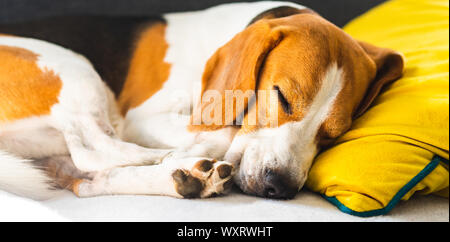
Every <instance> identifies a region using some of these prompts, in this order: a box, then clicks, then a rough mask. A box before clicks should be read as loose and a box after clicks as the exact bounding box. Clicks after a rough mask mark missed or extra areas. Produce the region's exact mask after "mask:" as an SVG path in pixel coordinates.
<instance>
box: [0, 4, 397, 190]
mask: <svg viewBox="0 0 450 242" xmlns="http://www.w3.org/2000/svg"><path fill="white" fill-rule="evenodd" d="M47 21H50V22H45V21H43V22H40V23H39V22H36V23H34V24H26V25H20V24H19V25H8V26H0V33H4V34H12V35H14V36H10V35H0V88H1V90H0V94H1V95H0V188H2V189H5V190H8V191H11V192H14V193H17V194H20V195H26V196H31V197H34V198H43V197H48V196H50V195H52V194H53V192H52V191H53V188H54V187H60V188H61V187H62V188H68V189H71V190H72V191H74V192H75V193H76V194H77V195H79V196H95V195H102V194H148V195H150V194H156V195H169V196H175V197H186V198H190V197H209V196H211V195H213V194H221V193H224V192H226V191H227V190H228V189H229V188H230V187H231V184H232V180H231V178H232V176H233V175H234V174H236V175H235V176H234V177H235V181H236V182H237V183H238V185H239V186H240V187H241V188H242V189H243V190H244V191H245V192H248V193H251V194H257V195H261V196H266V197H273V198H290V197H293V196H294V195H295V194H296V192H297V191H298V190H299V189H300V188H301V187H302V186H303V184H304V181H305V179H306V177H307V172H308V170H309V168H310V166H311V163H312V160H313V158H314V156H315V155H316V154H317V152H318V151H319V149H320V146H321V145H322V144H324V143H327V141H328V140H332V139H334V138H336V137H338V136H339V135H340V134H342V133H343V132H344V131H346V130H347V129H348V128H349V127H350V124H351V119H352V118H353V117H355V116H356V115H359V114H360V113H361V112H363V111H364V110H365V109H367V107H368V105H369V104H370V103H371V102H372V101H373V99H374V97H375V96H376V94H377V93H378V92H379V90H380V89H381V87H382V86H383V85H384V84H386V83H388V82H390V81H393V80H395V79H396V78H398V77H399V75H401V70H402V68H403V62H402V59H401V57H400V56H399V55H398V54H396V53H394V52H392V51H388V50H385V49H378V48H375V47H373V46H370V45H366V44H363V43H359V44H358V42H356V41H353V40H352V39H351V38H350V37H349V36H346V35H345V34H344V33H343V32H339V30H338V28H336V27H335V26H333V25H332V24H329V23H328V22H326V21H325V20H323V19H322V18H320V17H319V16H317V15H316V14H315V13H313V12H312V11H311V10H309V9H306V8H304V7H302V6H299V5H296V4H292V3H285V2H260V3H240V4H228V5H223V6H219V7H215V8H212V9H209V10H205V11H199V12H191V13H179V14H168V15H165V16H163V18H162V19H149V18H133V19H132V18H129V19H110V18H97V17H91V18H83V19H77V18H66V19H65V20H64V21H67V22H66V23H64V22H56V20H55V19H51V20H47ZM83 21H85V22H84V24H81V23H82V22H83ZM77 23H78V24H80V25H76V24H77ZM74 24H75V25H74ZM70 26H73V28H71V27H70ZM300 30H301V31H300ZM322 31H323V32H322ZM17 36H24V37H33V38H37V39H41V40H37V39H29V38H22V37H17ZM93 36H95V37H93ZM330 36H332V37H331V38H330ZM42 40H45V41H49V42H52V43H56V44H59V45H61V46H64V47H66V48H69V49H71V50H74V51H76V52H78V53H80V54H82V55H83V56H86V57H87V58H88V59H89V60H87V59H86V58H85V57H83V56H81V55H79V54H76V53H74V52H72V51H69V50H67V49H64V48H62V47H59V46H57V45H54V44H50V43H49V42H44V41H42ZM275 50H276V51H275ZM291 52H292V56H290V55H291V54H290V53H291ZM297 52H298V53H297ZM269 53H270V54H269ZM2 58H3V59H2ZM286 58H291V61H289V60H288V61H287V63H281V62H280V61H278V60H279V59H284V60H285V59H286ZM91 62H92V64H93V66H92V65H91ZM306 62H308V63H306ZM280 63H281V64H280ZM300 63H302V64H300ZM290 64H292V66H290ZM263 65H264V68H263ZM302 66H306V67H304V68H303V67H302ZM94 67H95V68H94ZM292 67H293V69H292ZM279 70H284V71H279ZM292 70H294V71H292ZM377 70H378V73H377ZM380 70H383V73H380ZM97 71H98V73H97ZM299 76H300V77H301V78H299ZM291 79H292V80H295V81H291ZM299 79H303V80H299ZM102 80H104V81H106V82H107V83H108V86H109V87H110V88H111V89H112V90H113V91H114V92H115V93H116V95H117V96H118V100H117V102H116V99H115V96H114V94H113V92H112V91H110V88H109V87H108V86H107V85H105V84H104V83H103V81H102ZM202 80H203V82H202ZM269 80H270V81H269ZM370 86H372V87H370ZM226 90H234V91H236V90H239V91H242V92H243V93H245V92H246V91H256V90H268V91H272V92H273V91H275V93H276V94H277V95H278V96H277V99H275V101H274V102H275V105H273V106H270V105H271V104H273V102H272V101H273V99H270V98H269V99H270V101H267V108H266V109H264V111H263V112H265V113H266V114H268V115H267V116H268V119H269V120H270V124H271V125H270V126H269V125H268V124H262V123H261V122H260V120H258V123H257V124H251V122H250V121H249V120H250V117H251V114H252V113H257V112H258V111H260V110H258V111H255V110H256V108H253V105H254V106H256V104H252V102H253V103H255V102H257V101H258V106H259V105H261V106H263V105H262V104H263V103H264V102H265V101H263V100H264V99H263V98H262V97H261V98H260V97H259V96H258V98H256V97H255V98H253V96H252V95H250V96H248V99H246V100H244V101H243V103H242V104H244V105H245V107H243V108H241V109H240V106H239V105H238V103H237V101H233V100H232V112H231V119H230V118H227V117H225V118H223V117H222V116H220V117H218V114H220V115H221V114H223V113H226V112H227V111H228V109H227V107H226V106H225V108H223V106H222V103H220V105H219V106H220V107H219V106H217V105H216V104H215V103H212V104H211V103H210V102H209V99H208V101H207V102H203V100H202V99H201V98H200V97H203V98H204V97H205V95H206V94H207V93H208V91H214V93H215V94H222V95H221V97H220V100H222V97H224V96H226V95H227V94H226V93H225V91H226ZM280 96H281V97H280ZM252 98H253V101H252ZM116 103H118V105H116ZM197 104H198V105H197ZM274 107H275V108H274ZM234 108H236V110H234ZM205 109H208V110H210V111H212V112H211V113H214V114H213V115H209V116H208V117H207V118H204V115H203V113H202V111H198V110H205ZM278 109H280V111H278ZM192 111H194V113H192ZM196 112H200V121H198V122H197V119H196V116H195V114H196ZM272 114H276V115H275V116H276V119H275V118H274V116H273V115H272ZM225 116H226V115H225ZM241 116H242V117H241ZM239 117H241V118H239ZM208 118H209V119H208ZM239 119H241V122H238V120H239ZM208 121H211V122H208ZM272 121H274V123H275V124H273V123H271V122H272ZM144 147H145V148H144ZM216 160H219V161H216ZM36 166H39V168H40V169H36ZM233 166H234V167H235V168H236V169H235V171H236V172H232V167H233Z"/></svg>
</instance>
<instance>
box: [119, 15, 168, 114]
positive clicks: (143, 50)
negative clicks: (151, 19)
mask: <svg viewBox="0 0 450 242" xmlns="http://www.w3.org/2000/svg"><path fill="white" fill-rule="evenodd" d="M165 32H166V24H164V23H158V24H155V25H153V26H152V27H150V28H148V29H146V30H145V31H144V32H143V33H142V34H141V37H140V38H139V40H138V42H137V45H136V49H135V50H134V53H133V56H132V59H131V64H130V68H129V71H128V76H127V78H126V82H125V85H124V88H123V90H122V93H121V94H120V97H119V106H120V110H121V112H122V114H124V115H125V114H126V113H127V112H128V110H130V109H132V108H135V107H138V106H139V105H141V104H142V103H144V102H145V101H146V100H147V99H149V98H150V97H151V96H153V95H154V94H155V93H156V92H157V91H159V90H160V89H161V88H162V87H163V84H164V83H165V82H166V80H167V79H168V78H169V74H170V64H169V63H166V62H164V58H165V56H166V52H167V49H168V47H169V45H168V44H167V42H166V40H165Z"/></svg>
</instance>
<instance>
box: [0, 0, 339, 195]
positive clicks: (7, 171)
mask: <svg viewBox="0 0 450 242" xmlns="http://www.w3.org/2000/svg"><path fill="white" fill-rule="evenodd" d="M279 6H292V7H296V8H299V9H302V8H304V7H303V6H299V5H296V4H292V3H286V2H259V3H240V4H228V5H223V6H219V7H215V8H211V9H209V10H205V11H199V12H191V13H181V14H168V15H166V16H165V18H166V19H167V21H168V27H167V34H166V39H167V41H168V43H169V50H168V53H167V56H166V61H167V62H169V63H171V64H172V68H171V73H170V77H169V79H168V80H167V81H166V83H165V84H164V87H163V88H162V89H161V90H160V91H158V92H157V93H156V94H155V95H154V96H153V97H152V98H150V99H148V100H147V101H146V102H145V103H143V104H142V105H140V106H139V107H137V108H135V109H132V110H130V111H129V112H128V114H127V116H126V118H125V120H122V118H121V117H120V115H119V113H118V111H117V108H116V106H115V100H114V97H113V95H112V93H111V91H110V90H109V89H108V88H107V87H106V85H105V84H104V83H103V82H102V80H101V78H100V76H99V75H98V74H97V73H96V71H95V70H94V68H93V67H92V65H91V64H90V63H89V61H88V60H86V59H85V58H84V57H82V56H80V55H78V54H76V53H73V52H72V51H69V50H66V49H64V48H62V47H59V46H56V45H53V44H50V43H47V42H44V41H40V40H34V39H26V38H19V37H7V36H2V37H0V45H6V46H14V47H20V48H25V49H27V50H30V51H32V52H34V53H36V54H38V55H39V61H38V65H39V67H40V68H41V69H43V70H44V69H47V70H52V71H54V72H55V73H56V74H57V75H59V76H60V78H61V80H62V82H63V87H62V90H61V93H60V96H59V102H58V104H56V105H55V106H53V107H52V110H51V114H50V115H49V116H45V117H33V118H29V119H26V120H21V121H18V122H15V123H13V124H10V125H6V126H2V127H1V128H0V188H1V189H4V190H7V191H10V192H13V193H16V194H20V195H26V196H30V197H33V198H38V199H40V198H47V197H49V196H52V195H54V191H53V190H51V189H49V185H48V182H49V181H48V178H47V177H46V176H45V175H44V174H43V173H42V172H41V171H40V170H36V169H35V168H34V167H32V165H31V163H30V162H29V161H28V160H27V159H36V158H44V157H51V156H56V155H69V154H70V155H71V157H72V159H73V162H74V164H75V165H76V167H77V168H79V169H80V170H83V171H101V172H99V173H98V174H97V176H96V177H95V179H94V180H93V181H92V182H85V183H83V184H81V185H80V187H79V195H80V196H94V195H100V194H160V195H170V196H175V197H180V195H179V194H178V193H177V191H176V190H175V188H174V186H173V183H174V181H173V180H172V177H171V174H172V172H173V171H174V170H175V169H186V170H189V169H191V168H192V167H193V166H194V165H195V163H196V162H197V161H198V160H199V159H203V158H214V159H220V160H222V159H223V158H224V157H225V160H226V161H230V162H234V164H235V165H236V166H237V165H239V161H240V160H241V158H242V166H241V167H240V172H238V174H237V176H236V181H237V182H242V180H245V179H248V177H249V176H253V174H254V173H255V172H256V171H257V170H258V169H260V167H256V166H258V165H265V166H268V167H276V166H279V165H284V166H286V165H287V163H288V162H290V163H289V166H292V174H291V176H292V177H294V178H295V179H297V182H298V185H299V187H301V186H302V185H303V183H304V181H305V179H306V176H307V171H308V170H309V168H310V166H311V162H312V160H313V157H314V156H315V155H316V153H317V150H316V146H315V144H314V140H315V139H314V137H315V135H316V134H317V131H318V129H319V127H320V125H321V124H322V122H323V121H324V120H325V119H326V118H327V116H328V114H329V112H330V110H331V107H332V105H333V103H334V100H335V99H336V96H337V95H338V93H339V92H340V90H341V88H342V82H343V75H342V70H340V69H339V68H337V65H331V66H330V67H329V70H328V73H327V74H326V75H325V78H324V80H323V81H322V83H323V84H322V88H321V89H320V91H319V93H318V94H317V96H316V98H315V99H314V102H313V104H312V106H311V107H310V108H309V112H308V115H307V116H306V117H305V119H304V120H303V121H301V122H294V123H288V124H285V125H283V126H280V127H279V128H274V129H264V130H260V131H258V132H256V133H253V134H248V135H243V136H237V137H235V135H236V130H234V129H233V128H224V129H222V130H219V131H215V132H202V133H190V132H188V131H187V130H186V126H187V125H188V123H189V115H188V114H186V113H185V110H189V109H190V108H191V107H192V106H193V105H195V104H197V103H198V102H197V99H196V98H198V97H199V96H200V88H201V75H202V73H203V68H204V66H205V64H206V62H207V60H208V58H209V57H210V56H211V55H212V54H213V53H214V51H216V50H217V49H218V48H219V47H220V46H222V45H224V44H225V43H226V42H228V41H229V40H231V38H232V37H233V36H234V35H236V34H237V33H239V32H240V31H242V30H243V29H245V27H246V25H247V24H248V23H249V22H250V21H251V19H252V18H254V17H255V16H256V15H258V14H259V13H261V12H264V11H265V10H268V9H271V8H276V7H279ZM192 31H195V32H196V33H195V34H193V33H192ZM200 40H202V41H200ZM177 93H178V94H177ZM174 117H175V118H174ZM173 120H178V121H177V122H174V121H173ZM180 120H181V121H180ZM299 131H302V132H301V134H302V135H300V132H299ZM305 132H307V133H305ZM233 139H234V140H233ZM123 140H124V141H123ZM128 142H129V143H128ZM136 144H138V145H141V146H138V145H136ZM230 146H231V148H230ZM143 147H150V148H152V149H148V148H143ZM229 148H230V149H229ZM225 154H226V156H225ZM16 156H17V157H16ZM18 157H22V158H18ZM163 159H165V160H164V163H163V164H159V162H161V161H162V160H163ZM250 160H252V161H253V162H250ZM261 160H262V162H256V161H261ZM292 161H294V162H292ZM222 164H225V163H224V162H218V163H216V164H215V165H214V166H215V168H217V167H218V166H220V165H222ZM128 165H153V166H137V167H121V166H128ZM117 167H119V168H117ZM211 172H212V173H211V174H212V175H211V174H208V176H209V175H211V176H210V178H208V179H209V180H208V184H209V185H208V187H207V188H206V190H205V191H203V192H202V196H208V195H211V194H212V193H220V192H222V190H221V189H222V185H223V183H224V182H226V181H227V180H226V179H221V178H220V177H218V174H217V171H216V170H215V169H213V170H212V171H211ZM205 179H206V177H205Z"/></svg>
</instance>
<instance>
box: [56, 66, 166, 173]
mask: <svg viewBox="0 0 450 242" xmlns="http://www.w3.org/2000/svg"><path fill="white" fill-rule="evenodd" d="M86 71H87V72H89V71H91V72H90V74H86V73H84V75H81V74H83V73H81V74H80V73H78V74H79V75H78V76H76V77H78V78H79V79H77V80H70V78H74V77H73V76H69V75H68V76H69V77H68V78H66V79H65V80H64V87H63V89H62V91H61V95H60V96H61V98H60V102H59V103H58V104H57V105H55V106H53V108H52V113H51V117H52V118H53V121H54V122H53V123H54V126H55V128H57V129H58V130H59V131H61V132H62V133H63V135H64V139H65V141H66V144H67V147H68V149H69V151H70V154H71V155H72V159H73V162H74V164H75V166H76V167H77V168H79V169H80V170H83V171H100V170H105V169H110V168H113V167H117V166H128V165H153V164H158V163H159V162H161V160H162V159H163V158H164V157H165V156H166V155H167V154H169V153H170V152H171V150H167V149H166V150H164V149H147V148H144V147H141V146H138V145H135V144H132V143H127V142H124V141H122V140H121V139H120V136H121V123H122V122H123V121H122V117H121V116H120V114H118V111H117V107H116V103H115V98H114V95H113V94H112V92H111V91H110V90H109V89H108V87H107V86H106V85H105V84H104V83H103V82H102V80H101V79H100V77H99V76H98V75H97V74H96V73H95V72H94V71H93V70H86Z"/></svg>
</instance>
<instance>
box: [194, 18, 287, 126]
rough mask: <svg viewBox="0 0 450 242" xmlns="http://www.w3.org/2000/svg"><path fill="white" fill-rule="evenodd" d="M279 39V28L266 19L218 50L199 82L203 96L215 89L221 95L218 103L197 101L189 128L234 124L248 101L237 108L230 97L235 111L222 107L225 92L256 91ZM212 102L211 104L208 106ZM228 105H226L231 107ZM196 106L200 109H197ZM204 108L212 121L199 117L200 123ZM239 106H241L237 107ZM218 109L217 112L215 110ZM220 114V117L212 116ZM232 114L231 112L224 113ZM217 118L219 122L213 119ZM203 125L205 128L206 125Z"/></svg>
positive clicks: (280, 35)
mask: <svg viewBox="0 0 450 242" xmlns="http://www.w3.org/2000/svg"><path fill="white" fill-rule="evenodd" d="M281 39H282V34H281V32H280V31H274V30H272V28H271V26H270V24H269V23H268V22H267V21H260V22H258V23H256V24H254V25H252V26H250V27H248V28H247V29H245V30H244V31H242V32H241V33H239V34H237V35H236V36H235V37H234V38H233V39H232V40H231V41H230V42H228V43H227V44H226V45H225V46H223V47H222V48H220V49H218V50H217V52H216V53H215V54H214V55H213V56H212V57H211V58H210V59H209V61H208V62H207V64H206V67H205V71H204V74H203V82H202V99H204V97H205V93H206V92H208V91H215V92H217V93H218V94H220V95H221V98H222V99H221V100H220V101H222V102H221V103H216V104H211V103H210V102H208V100H203V102H202V101H200V102H201V103H200V104H199V105H197V107H196V109H195V110H194V114H193V116H192V117H191V125H190V127H189V129H190V130H205V129H207V130H214V129H218V128H221V127H224V126H229V125H233V123H234V121H236V119H237V117H238V116H239V115H242V114H243V113H244V112H245V110H246V109H247V107H248V104H249V100H248V99H246V100H245V104H244V107H242V108H240V107H238V106H242V105H236V100H233V102H234V103H233V105H232V106H233V107H231V108H234V109H236V110H232V111H231V112H228V113H227V111H229V110H225V108H226V105H225V103H226V102H225V97H226V91H227V90H231V91H236V90H240V91H242V92H243V93H246V92H247V91H256V89H257V85H258V77H259V74H260V70H261V68H262V66H263V65H264V62H265V59H266V57H267V55H268V54H269V53H270V51H271V50H272V49H273V48H275V47H276V46H277V45H278V43H279V42H280V41H281ZM211 105H213V107H212V109H211ZM230 106H231V105H228V106H227V107H228V108H230ZM199 108H200V109H201V110H199ZM205 108H206V109H207V110H208V112H209V111H212V112H211V113H213V114H212V115H211V116H212V117H211V120H215V122H214V124H211V123H209V124H205V123H204V122H203V121H204V120H203V119H202V121H201V122H200V125H199V120H198V118H200V116H202V115H201V114H200V115H199V113H201V112H202V110H203V111H204V110H205ZM239 108H240V109H239ZM217 110H219V112H216V111H217ZM217 113H219V114H222V117H215V115H216V114H217ZM229 113H232V115H225V114H229ZM216 121H219V123H220V124H219V123H218V122H216ZM205 126H206V127H205Z"/></svg>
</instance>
